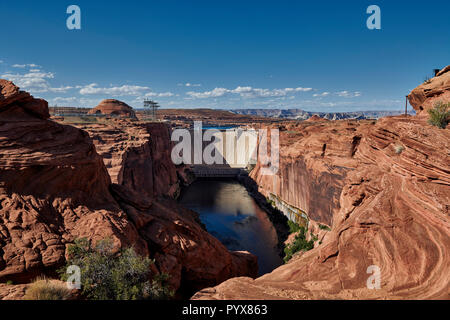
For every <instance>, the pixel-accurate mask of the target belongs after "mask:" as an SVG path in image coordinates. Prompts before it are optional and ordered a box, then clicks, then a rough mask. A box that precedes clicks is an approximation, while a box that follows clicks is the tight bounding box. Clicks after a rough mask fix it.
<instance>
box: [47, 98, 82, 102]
mask: <svg viewBox="0 0 450 320" xmlns="http://www.w3.org/2000/svg"><path fill="white" fill-rule="evenodd" d="M50 101H52V102H53V103H71V102H76V101H77V98H76V97H67V98H66V97H56V98H53V99H51V100H50Z"/></svg>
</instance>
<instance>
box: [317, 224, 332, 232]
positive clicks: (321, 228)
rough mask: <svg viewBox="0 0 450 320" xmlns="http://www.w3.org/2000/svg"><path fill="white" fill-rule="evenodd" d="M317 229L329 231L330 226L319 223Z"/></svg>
mask: <svg viewBox="0 0 450 320" xmlns="http://www.w3.org/2000/svg"><path fill="white" fill-rule="evenodd" d="M319 229H320V230H327V231H331V229H330V227H328V226H326V225H324V224H319Z"/></svg>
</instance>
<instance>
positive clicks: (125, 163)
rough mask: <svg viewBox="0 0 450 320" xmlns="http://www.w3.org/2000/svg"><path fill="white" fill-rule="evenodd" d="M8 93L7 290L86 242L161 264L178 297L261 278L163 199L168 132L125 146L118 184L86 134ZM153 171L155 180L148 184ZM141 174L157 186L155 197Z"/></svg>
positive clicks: (1, 171)
mask: <svg viewBox="0 0 450 320" xmlns="http://www.w3.org/2000/svg"><path fill="white" fill-rule="evenodd" d="M0 89H1V91H0V92H1V96H0V282H4V281H7V280H12V281H14V283H26V282H29V281H30V280H32V279H34V278H35V277H36V276H38V275H42V274H48V275H53V272H54V271H55V269H56V268H58V267H60V266H61V265H62V264H63V263H64V262H65V251H66V247H67V245H68V244H69V243H71V242H72V241H73V240H74V239H76V238H81V237H86V238H89V239H91V240H93V241H94V242H95V241H97V240H100V239H104V238H111V239H112V240H113V241H114V243H115V245H116V247H124V246H126V247H128V246H134V248H135V249H136V250H137V251H138V252H139V253H140V254H143V255H148V256H150V257H151V258H154V259H155V265H156V268H157V270H156V272H167V273H169V275H170V276H171V284H172V287H173V289H175V290H178V289H179V290H180V291H182V292H187V293H188V294H190V293H192V292H193V290H199V289H200V288H202V287H203V286H211V285H216V284H218V283H220V282H221V281H223V280H225V279H228V278H230V277H234V276H242V275H248V276H255V272H256V270H257V268H256V257H254V256H253V255H251V254H249V253H231V252H229V251H228V250H227V249H226V248H225V247H224V246H223V245H222V244H221V243H220V242H219V241H218V240H217V239H215V238H214V237H212V236H211V235H209V234H208V233H207V232H206V231H205V230H203V229H202V228H201V227H200V224H199V223H198V218H197V217H196V214H195V213H193V212H191V211H189V210H186V209H183V208H181V207H180V206H179V205H178V204H177V203H176V202H174V201H173V200H171V199H170V198H167V199H165V198H164V197H162V196H163V195H170V194H171V190H170V189H171V185H170V184H167V185H164V184H165V183H167V182H168V181H172V180H170V179H175V178H174V177H173V176H172V177H171V176H170V174H172V175H173V173H174V172H175V171H174V170H175V168H174V167H171V166H173V164H171V162H170V163H166V162H165V161H166V160H167V159H165V157H166V153H165V152H163V153H160V151H161V150H163V148H166V147H167V146H168V144H169V143H170V141H169V140H167V141H166V140H165V139H166V138H167V137H168V132H167V130H166V131H164V130H165V129H163V127H158V126H155V127H153V128H151V127H145V126H144V127H142V128H140V129H139V130H143V131H145V136H149V137H150V140H151V141H150V142H148V141H147V142H146V143H144V144H142V143H138V144H136V145H132V146H130V145H126V144H123V145H120V143H119V146H120V147H119V148H124V149H125V148H126V150H124V152H123V153H120V152H117V153H111V155H118V154H120V155H121V156H123V158H124V159H122V160H121V161H122V162H120V161H119V162H117V163H116V166H118V167H123V168H120V169H119V170H118V171H119V172H120V171H122V175H121V176H120V175H117V183H118V184H112V183H111V179H110V176H109V175H108V171H107V169H106V167H105V165H104V163H103V158H102V157H101V156H100V155H99V154H98V153H97V152H96V147H95V145H94V144H93V142H92V139H91V138H90V137H89V134H88V133H87V132H86V131H83V130H81V129H79V128H75V127H72V126H67V125H62V124H58V123H56V122H53V121H50V120H48V119H47V118H48V108H47V103H46V102H45V101H43V100H36V99H34V98H33V97H31V96H30V95H29V94H27V93H25V92H21V91H19V89H18V88H17V87H15V86H14V85H13V84H12V83H11V82H7V81H1V82H0ZM164 132H165V135H164ZM143 134H144V133H143ZM160 134H162V136H159V135H160ZM98 145H99V146H100V144H98ZM106 149H107V148H105V150H106ZM134 149H136V150H134ZM127 150H128V151H127ZM140 151H142V152H144V151H145V152H147V151H149V153H145V156H150V157H151V158H150V160H148V159H147V161H150V164H143V163H142V162H143V159H144V158H143V157H140V156H139V154H140V153H139V152H140ZM107 154H108V152H106V151H105V153H104V155H107ZM124 155H125V156H124ZM133 156H134V158H133ZM105 158H107V156H105ZM130 159H131V160H130ZM133 159H134V160H133ZM112 163H113V162H112ZM120 164H122V165H120ZM148 166H149V167H150V168H151V169H152V170H151V172H152V173H151V175H147V176H145V175H146V174H147V172H146V169H147V167H148ZM110 170H112V171H114V166H113V165H111V166H110ZM164 170H166V171H164ZM127 172H128V174H127ZM140 175H143V176H144V177H149V179H151V185H152V189H151V190H153V191H149V195H150V196H149V197H146V196H145V194H143V193H142V188H145V187H146V186H145V185H139V183H142V181H144V180H145V179H141V177H140ZM119 176H120V177H121V178H119ZM133 176H135V177H136V179H135V180H131V181H132V182H130V180H129V179H131V178H132V177H133ZM119 183H120V184H119ZM173 185H176V183H173ZM5 296H9V295H5Z"/></svg>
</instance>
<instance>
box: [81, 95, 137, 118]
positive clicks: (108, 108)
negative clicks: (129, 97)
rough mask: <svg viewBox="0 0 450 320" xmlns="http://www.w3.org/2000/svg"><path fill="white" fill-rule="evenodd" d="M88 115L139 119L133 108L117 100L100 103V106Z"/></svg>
mask: <svg viewBox="0 0 450 320" xmlns="http://www.w3.org/2000/svg"><path fill="white" fill-rule="evenodd" d="M88 114H98V115H100V114H101V115H108V116H116V117H123V118H131V119H137V118H136V114H135V113H134V110H133V108H132V107H130V106H129V105H127V104H126V103H125V102H122V101H119V100H115V99H106V100H103V101H102V102H100V104H99V105H98V106H96V107H95V108H94V109H92V110H90V111H89V112H88Z"/></svg>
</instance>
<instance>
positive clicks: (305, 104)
mask: <svg viewBox="0 0 450 320" xmlns="http://www.w3.org/2000/svg"><path fill="white" fill-rule="evenodd" d="M71 4H76V5H78V6H79V7H80V8H81V27H82V29H81V30H68V29H67V27H66V19H67V17H68V16H69V15H68V14H67V13H66V9H67V7H68V6H69V5H71ZM372 4H376V5H378V6H379V7H380V8H381V27H382V29H381V30H369V29H368V28H367V27H366V20H367V18H368V17H369V15H368V14H366V9H367V7H368V6H369V5H372ZM448 12H450V1H448V0H439V1H438V0H428V1H400V0H389V1H378V0H376V1H375V0H372V1H364V0H359V1H356V0H355V1H352V0H346V1H299V0H298V1H261V0H260V1H244V0H240V1H234V0H228V1H219V0H217V1H212V0H209V1H192V0H189V1H187V0H185V1H170V0H165V1H137V0H136V1H134V0H128V1H92V0H91V1H84V0H83V1H81V0H73V1H71V2H68V1H61V0H59V1H20V0H17V1H2V2H1V3H0V25H1V30H2V39H1V42H0V61H1V62H0V77H1V78H7V79H10V80H13V81H14V82H15V83H16V84H17V85H19V86H21V88H22V89H24V90H27V91H30V92H31V93H32V94H33V95H35V96H36V97H42V98H45V99H47V100H48V101H49V103H50V104H51V105H54V104H57V105H65V106H82V107H93V106H95V105H96V104H97V103H98V102H99V101H100V100H102V99H105V98H117V99H120V100H122V101H125V102H127V103H129V104H130V105H131V106H133V107H135V108H139V107H141V106H142V100H143V99H144V98H145V97H149V98H152V99H154V100H156V101H158V102H159V103H160V104H161V105H162V106H163V107H167V108H169V107H170V108H221V109H234V108H301V109H304V110H311V111H327V112H332V111H354V110H401V109H402V108H403V106H404V99H405V95H406V94H408V93H409V91H410V90H412V89H413V88H415V87H416V86H417V85H418V84H420V83H421V82H423V80H424V78H425V77H426V76H431V75H432V69H433V68H442V67H444V66H446V65H448V64H450V19H448Z"/></svg>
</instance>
